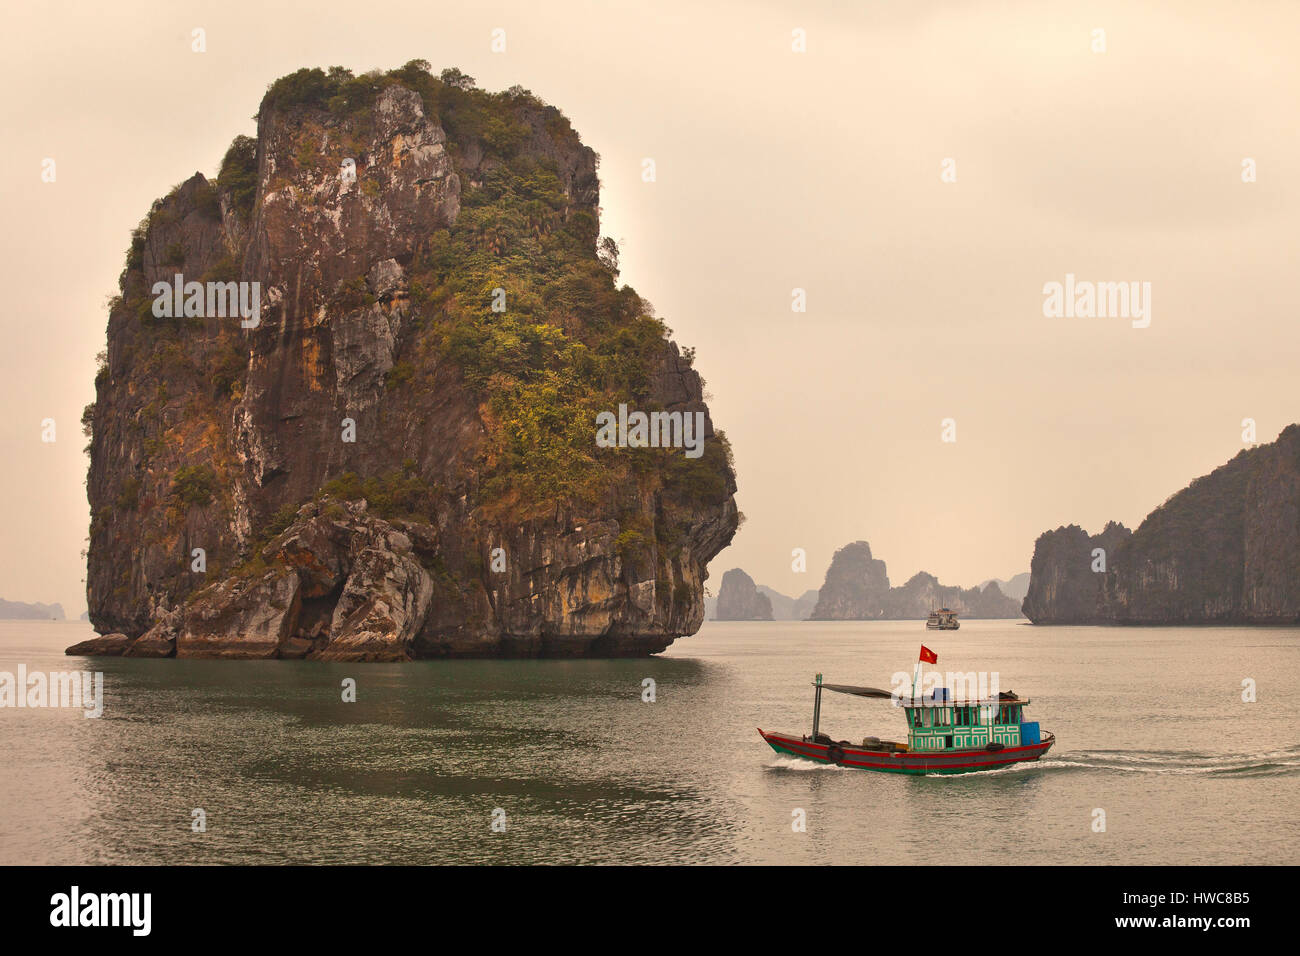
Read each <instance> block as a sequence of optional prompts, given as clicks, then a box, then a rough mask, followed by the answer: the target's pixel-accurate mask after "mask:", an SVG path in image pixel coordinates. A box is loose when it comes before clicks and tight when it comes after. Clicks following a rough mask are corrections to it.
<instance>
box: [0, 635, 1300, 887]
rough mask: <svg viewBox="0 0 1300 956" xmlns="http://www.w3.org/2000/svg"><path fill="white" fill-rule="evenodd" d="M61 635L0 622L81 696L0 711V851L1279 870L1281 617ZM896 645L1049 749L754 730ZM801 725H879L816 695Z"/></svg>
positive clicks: (894, 660) (16, 646)
mask: <svg viewBox="0 0 1300 956" xmlns="http://www.w3.org/2000/svg"><path fill="white" fill-rule="evenodd" d="M86 636H89V626H88V625H86V624H79V623H75V622H66V623H65V622H37V623H34V622H0V671H6V670H7V671H11V672H13V671H16V669H17V666H18V664H20V663H21V664H25V665H26V666H27V668H28V670H29V671H31V670H41V671H57V670H68V669H74V670H80V669H94V670H100V671H102V672H103V674H104V681H105V711H104V715H103V717H102V718H100V719H86V718H85V717H83V716H82V714H81V712H80V711H76V712H71V711H66V710H32V709H23V710H14V709H0V767H2V768H3V771H2V772H0V863H6V864H9V863H130V864H137V863H286V862H295V863H723V864H731V863H741V864H749V863H837V864H851V863H862V864H887V863H947V862H952V863H991V864H1002V863H1011V862H1024V863H1083V864H1105V863H1140V864H1147V863H1186V864H1196V863H1291V864H1294V863H1298V862H1300V823H1298V822H1297V821H1298V820H1300V734H1298V733H1297V717H1300V688H1298V687H1297V682H1296V675H1297V674H1300V629H1297V628H1214V629H1178V628H1150V629H1106V628H1035V627H1030V626H1027V625H1023V624H1018V623H1015V622H1010V621H970V622H967V623H964V624H963V626H962V629H961V630H960V631H959V632H957V633H956V634H942V635H940V634H936V633H934V632H931V633H929V634H927V633H926V632H925V630H924V628H923V626H922V624H921V623H920V622H916V623H912V622H872V623H851V622H845V623H800V624H792V623H782V622H778V623H761V624H736V623H725V624H724V623H708V624H706V625H705V627H704V629H703V630H702V631H701V632H700V633H699V634H697V635H696V636H694V637H690V638H685V639H683V640H680V641H678V642H677V643H676V644H675V645H674V646H673V647H672V648H671V649H670V650H669V652H668V653H667V654H665V655H663V656H662V657H659V658H655V659H650V660H640V661H451V662H422V663H415V664H406V665H390V664H369V665H346V664H320V663H304V662H274V661H268V662H251V661H241V662H221V661H174V660H163V661H158V660H121V659H111V658H109V659H99V660H92V659H85V658H67V657H64V656H63V654H62V650H63V648H64V647H65V646H66V645H68V644H71V643H73V642H74V641H76V640H80V639H82V638H83V637H86ZM922 640H924V641H925V642H926V643H927V644H928V645H929V646H930V647H933V648H935V649H936V650H937V651H938V652H939V666H938V668H936V669H938V670H944V671H946V670H953V671H970V670H976V671H978V670H989V671H997V672H998V673H999V675H1000V680H1001V685H1002V688H1003V689H1014V690H1016V691H1017V692H1018V693H1019V694H1020V695H1021V696H1022V697H1024V696H1029V697H1032V699H1033V701H1034V703H1033V705H1032V706H1031V707H1030V708H1029V713H1030V716H1031V718H1033V719H1037V720H1039V721H1040V723H1041V724H1042V726H1043V728H1044V729H1045V730H1050V731H1052V732H1054V733H1055V734H1056V736H1057V744H1056V747H1055V748H1054V749H1053V750H1052V752H1051V753H1050V754H1049V756H1048V757H1046V758H1044V759H1043V760H1042V761H1040V762H1039V763H1037V764H1029V765H1023V766H1021V767H1018V768H1013V769H1007V770H1001V771H992V772H986V773H979V774H969V775H962V776H955V777H904V776H893V775H885V774H873V773H868V772H863V771H857V770H844V769H839V768H831V767H818V766H815V765H812V764H808V763H805V762H802V761H798V760H794V759H787V758H781V757H778V756H777V755H776V754H775V753H773V752H772V751H771V750H770V749H769V748H768V747H767V746H766V745H765V744H764V743H763V741H762V740H761V739H760V738H759V737H758V734H757V731H756V729H755V728H757V727H759V726H761V727H763V728H764V729H770V730H797V731H801V732H805V733H806V732H807V729H808V726H809V724H810V722H811V709H812V706H811V705H812V689H811V687H810V686H809V682H810V680H811V678H812V676H813V675H814V674H815V673H816V672H818V671H821V672H822V673H824V674H825V675H826V680H827V681H832V682H841V683H857V684H871V685H875V686H888V683H889V679H890V676H891V675H892V674H893V673H894V672H896V671H899V670H904V671H910V668H911V665H912V662H914V661H915V660H916V653H917V648H918V646H919V644H920V643H921V641H922ZM349 677H350V678H354V679H355V680H356V682H357V701H356V702H355V703H344V702H343V700H342V688H341V684H342V682H343V680H344V679H345V678H349ZM645 678H652V679H653V680H654V681H655V685H656V700H655V702H654V703H646V702H643V701H642V682H643V680H644V679H645ZM1245 678H1253V679H1254V680H1255V681H1256V682H1257V684H1258V701H1257V702H1256V703H1250V704H1248V703H1243V702H1242V700H1241V688H1242V681H1243V679H1245ZM822 727H823V729H824V730H826V731H827V732H829V733H830V734H832V735H833V736H835V737H837V738H847V739H860V738H861V737H862V736H865V735H867V734H873V735H877V736H887V737H898V736H899V735H901V734H903V733H905V728H904V726H903V721H902V719H901V717H900V715H899V712H898V711H897V710H894V709H893V708H891V707H890V706H889V704H888V703H887V702H885V703H881V702H874V701H866V700H859V699H857V698H851V697H844V696H842V695H835V694H827V695H826V700H825V702H824V706H823V717H822ZM195 808H202V809H203V810H204V811H205V813H206V821H207V830H206V832H203V833H195V832H193V829H192V826H191V822H192V819H193V816H192V811H193V810H194V809H195ZM497 808H500V809H501V810H503V811H504V812H505V824H506V829H505V832H504V833H502V832H493V830H492V814H493V811H494V810H495V809H497ZM1097 809H1101V810H1104V811H1105V815H1106V816H1105V822H1106V830H1105V832H1104V833H1099V832H1094V829H1093V826H1094V819H1095V815H1094V811H1095V810H1097ZM796 810H802V811H803V812H804V815H805V816H806V820H807V830H806V832H802V833H798V832H794V831H793V830H792V827H791V821H792V819H793V816H792V815H793V814H794V812H795V811H796Z"/></svg>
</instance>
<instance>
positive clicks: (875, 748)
mask: <svg viewBox="0 0 1300 956" xmlns="http://www.w3.org/2000/svg"><path fill="white" fill-rule="evenodd" d="M813 686H815V687H816V688H817V692H816V696H815V698H814V700H813V726H812V734H810V735H808V736H800V735H798V734H786V733H770V732H768V731H765V730H763V729H762V728H761V727H760V728H759V730H758V732H759V734H760V735H761V736H762V738H763V739H764V740H765V741H767V743H768V745H769V746H770V747H771V748H772V749H773V750H775V751H776V752H777V753H780V754H788V755H789V756H791V757H802V758H803V759H805V760H812V761H816V762H818V763H833V764H838V765H840V766H842V767H853V768H856V769H858V770H876V771H881V772H884V773H910V774H927V773H971V772H973V771H976V770H993V769H996V768H998V767H1005V766H1008V765H1010V764H1013V763H1024V762H1025V761H1029V760H1037V759H1038V758H1039V757H1041V756H1043V754H1045V753H1047V751H1049V750H1051V749H1052V744H1054V743H1056V737H1055V735H1054V734H1050V733H1046V732H1040V731H1039V728H1038V724H1037V723H1036V722H1026V721H1025V720H1024V709H1025V708H1026V707H1028V706H1029V701H1028V700H1022V699H1021V698H1020V697H1018V696H1016V694H1015V692H1014V691H1012V692H1009V693H1000V694H998V695H997V697H990V698H988V699H985V700H950V699H949V695H948V689H947V688H946V687H945V688H937V689H936V690H935V691H934V692H933V693H932V694H931V695H930V696H929V697H915V696H913V697H910V698H908V697H900V698H898V699H897V703H896V706H900V707H902V708H903V712H904V713H905V714H906V717H907V743H902V742H900V741H894V740H881V739H879V738H878V737H867V738H865V739H864V740H863V741H862V743H861V744H854V743H850V742H849V741H847V740H832V739H831V738H830V737H829V736H827V735H826V734H823V733H820V732H819V728H818V724H819V723H820V721H821V708H822V691H823V690H833V691H835V692H837V693H840V694H850V695H852V696H854V697H868V698H878V699H882V700H893V699H894V695H893V694H891V693H890V692H889V691H887V690H878V689H877V688H874V687H854V686H850V685H847V684H823V683H822V675H821V674H818V675H817V680H816V682H815V683H814V685H813Z"/></svg>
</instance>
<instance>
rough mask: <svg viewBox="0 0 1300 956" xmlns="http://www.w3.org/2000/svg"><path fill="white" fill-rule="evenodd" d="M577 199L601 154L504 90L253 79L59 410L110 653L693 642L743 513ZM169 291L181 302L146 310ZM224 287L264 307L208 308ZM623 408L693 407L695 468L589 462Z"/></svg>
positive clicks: (553, 116) (351, 655)
mask: <svg viewBox="0 0 1300 956" xmlns="http://www.w3.org/2000/svg"><path fill="white" fill-rule="evenodd" d="M598 201H599V185H598V181H597V178H596V156H595V154H594V153H593V152H592V151H591V150H590V149H589V148H588V147H586V146H584V145H583V144H582V143H581V142H580V141H579V139H578V137H577V135H576V133H574V131H573V130H572V128H571V127H570V126H569V123H568V121H567V120H566V119H565V118H564V116H563V114H561V113H560V112H559V111H558V110H556V109H555V108H554V107H550V106H546V105H545V104H543V103H542V102H541V101H539V100H538V99H536V98H535V97H533V96H532V95H531V94H530V93H528V92H527V91H525V90H522V89H519V88H514V89H512V90H510V91H508V92H506V93H500V94H488V93H484V92H482V91H479V90H477V89H474V88H473V87H472V83H471V81H469V80H468V78H466V77H463V76H462V75H460V74H459V73H457V72H456V71H447V72H444V73H443V75H442V76H441V77H440V78H439V77H434V76H432V75H431V74H430V73H429V72H428V69H427V64H423V63H420V62H415V63H412V64H408V65H407V66H406V67H403V68H402V69H400V70H395V71H392V72H390V73H387V74H378V73H375V74H367V75H366V76H362V77H354V76H352V75H351V74H350V73H348V72H347V71H344V70H340V69H337V68H336V69H331V70H330V71H329V72H328V73H324V72H322V71H319V70H303V71H299V73H296V74H293V75H292V76H289V77H286V78H284V79H282V80H280V81H277V82H276V83H275V84H273V85H272V87H271V88H270V89H269V90H268V92H267V95H266V97H265V99H264V100H263V102H262V105H261V108H260V110H259V113H258V134H257V138H256V140H251V139H248V138H245V137H241V138H239V139H237V140H236V141H235V143H234V145H232V147H231V149H230V151H229V153H228V154H227V156H226V159H225V162H224V163H223V164H222V169H221V172H220V175H219V176H218V177H217V179H216V180H215V181H209V180H208V179H206V178H205V177H204V176H202V175H200V174H195V175H194V176H193V177H192V178H191V179H189V180H188V181H186V182H185V183H183V184H182V185H180V186H179V187H177V188H176V189H175V190H173V191H172V192H171V193H170V194H169V195H168V196H167V197H165V198H164V199H162V200H159V201H158V202H156V203H155V204H154V207H153V209H152V210H151V211H150V213H149V215H148V216H147V217H146V218H145V220H144V221H143V222H142V223H141V225H140V227H139V228H138V229H137V230H136V231H135V233H134V234H133V237H132V244H131V248H130V251H129V252H128V256H127V264H126V269H125V270H124V271H123V273H122V277H121V280H120V286H121V294H120V295H119V296H118V297H117V298H116V299H115V300H114V301H113V303H112V305H111V308H110V314H109V323H108V347H107V350H106V352H105V354H104V356H103V357H102V359H103V361H102V365H101V369H100V372H99V374H98V376H97V378H96V401H95V403H94V404H93V405H92V406H90V407H88V408H87V410H86V415H85V417H84V419H83V423H84V425H85V426H86V429H87V431H88V432H89V433H90V434H91V467H90V475H89V478H88V481H87V487H88V495H89V498H90V504H91V533H90V539H91V541H90V548H89V562H88V577H87V597H88V603H89V608H90V618H91V621H92V623H93V624H94V625H95V628H96V630H97V631H99V632H100V633H101V634H108V633H109V632H112V636H113V640H111V641H108V644H107V645H106V646H111V647H113V648H115V649H122V648H123V647H124V646H125V645H124V644H123V642H124V641H125V642H127V643H128V644H129V648H127V649H126V652H127V653H137V654H145V653H156V654H162V655H167V654H173V653H174V654H177V655H179V656H209V657H211V656H217V657H222V656H225V657H303V656H309V657H316V658H323V659H336V660H338V659H347V660H397V659H406V658H410V657H420V656H436V655H452V656H465V655H475V656H486V655H543V654H545V655H583V654H598V655H628V654H644V653H650V652H654V651H658V650H662V649H663V648H664V647H666V646H667V645H668V644H669V643H671V641H672V640H673V639H674V638H675V637H677V636H680V635H684V634H690V633H694V631H695V630H697V629H698V628H699V626H700V623H701V621H702V619H703V613H704V611H703V602H702V593H701V592H702V584H703V581H704V579H705V578H706V576H707V572H706V566H707V562H708V561H709V559H710V558H712V557H713V556H714V555H715V554H717V553H718V552H719V551H720V550H721V549H722V548H724V547H725V546H726V545H727V543H729V541H730V540H731V537H732V535H733V534H734V532H735V529H736V526H737V521H738V514H737V511H736V506H735V502H734V498H733V497H732V495H733V493H734V491H735V481H734V476H733V472H732V469H731V465H730V453H729V449H728V447H727V444H726V439H725V437H724V436H723V435H722V434H721V433H720V432H715V431H714V429H713V426H712V421H711V419H710V418H709V415H708V409H707V407H706V406H705V404H704V401H703V398H702V395H703V383H702V380H701V379H700V376H699V374H698V373H697V372H696V371H695V370H694V368H693V367H692V356H691V354H690V353H689V352H688V353H687V354H686V355H683V354H682V353H681V351H680V350H679V349H678V348H677V346H676V345H675V344H673V343H672V342H671V341H669V339H668V332H667V329H666V328H665V326H664V325H663V323H662V322H660V321H659V320H658V319H656V318H655V317H654V316H653V313H652V312H651V311H650V309H649V306H648V305H647V304H646V303H645V302H644V301H643V300H641V299H640V298H639V297H638V296H637V295H636V293H635V292H634V291H633V290H631V289H629V288H628V287H626V286H623V287H621V288H620V287H618V285H617V283H616V281H615V280H616V277H617V259H616V250H615V249H613V247H612V246H610V245H608V244H598V236H599V225H598V219H597V216H598ZM177 274H181V275H183V277H184V281H185V282H187V283H188V282H191V281H195V282H199V283H201V284H203V287H204V288H206V289H207V290H208V291H207V298H206V301H205V299H204V297H203V295H202V294H200V296H199V299H198V305H197V306H196V308H194V309H193V310H192V312H193V314H185V315H181V316H176V317H159V316H158V314H157V309H156V307H155V302H156V301H157V298H158V296H157V292H156V289H155V285H156V284H158V283H163V284H167V285H171V284H172V283H173V282H174V281H175V276H176V275H177ZM223 283H243V284H244V285H243V286H241V287H240V288H241V289H242V290H252V289H256V291H257V295H255V296H252V298H253V299H255V300H256V299H258V298H259V297H260V314H258V315H256V316H252V317H243V316H233V317H232V316H231V315H229V314H228V313H223V314H217V312H220V311H221V310H219V309H218V310H214V309H213V308H212V307H211V306H212V293H211V289H212V286H213V285H217V287H218V289H219V290H220V289H224V288H225V286H224V285H221V284H223ZM253 283H256V284H257V285H256V287H254V286H252V284H253ZM231 288H234V286H231ZM218 302H220V292H219V293H218ZM187 305H188V295H187ZM185 311H186V313H190V312H191V310H190V309H188V308H187V309H186V310H185ZM620 403H626V404H628V405H629V406H630V407H631V408H634V409H640V410H645V411H652V410H654V411H662V412H666V413H676V414H677V415H678V416H679V418H680V417H681V416H691V417H692V418H693V416H695V415H696V414H697V413H698V415H699V416H701V420H702V422H703V429H702V432H703V435H704V444H703V453H702V455H700V456H699V457H687V455H686V454H685V450H684V449H683V448H681V447H664V448H660V447H613V448H602V447H598V446H597V444H596V441H595V435H596V421H595V416H596V415H597V414H598V413H600V412H603V411H617V409H618V407H619V404H620ZM629 444H632V443H629ZM113 652H116V650H115V651H113Z"/></svg>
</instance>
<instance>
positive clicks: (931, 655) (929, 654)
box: [921, 644, 939, 664]
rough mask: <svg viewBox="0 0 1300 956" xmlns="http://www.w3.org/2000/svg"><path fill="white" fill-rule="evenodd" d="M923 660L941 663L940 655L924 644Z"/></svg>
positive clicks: (922, 646)
mask: <svg viewBox="0 0 1300 956" xmlns="http://www.w3.org/2000/svg"><path fill="white" fill-rule="evenodd" d="M921 660H922V662H924V663H926V664H937V663H939V655H938V654H936V653H935V652H934V651H932V650H930V648H928V647H926V646H925V645H924V644H922V645H921Z"/></svg>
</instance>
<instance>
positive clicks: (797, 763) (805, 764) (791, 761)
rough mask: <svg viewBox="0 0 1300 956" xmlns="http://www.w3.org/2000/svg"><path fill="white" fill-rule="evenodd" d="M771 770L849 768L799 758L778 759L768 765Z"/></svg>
mask: <svg viewBox="0 0 1300 956" xmlns="http://www.w3.org/2000/svg"><path fill="white" fill-rule="evenodd" d="M767 768H768V769H769V770H848V769H850V768H849V767H841V766H840V765H839V764H834V763H820V762H817V761H813V760H802V759H800V758H799V757H776V758H774V759H773V760H772V761H771V763H769V764H768V765H767Z"/></svg>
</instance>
